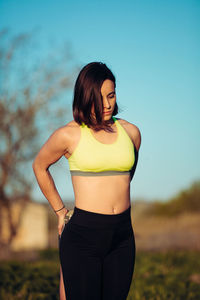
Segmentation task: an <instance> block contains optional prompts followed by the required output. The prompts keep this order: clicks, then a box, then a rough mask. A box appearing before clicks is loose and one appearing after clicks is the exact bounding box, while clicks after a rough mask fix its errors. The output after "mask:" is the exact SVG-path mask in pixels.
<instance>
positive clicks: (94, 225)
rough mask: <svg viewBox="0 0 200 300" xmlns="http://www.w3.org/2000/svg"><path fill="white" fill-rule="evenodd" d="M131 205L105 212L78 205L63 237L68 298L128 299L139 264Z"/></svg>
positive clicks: (74, 299) (63, 263)
mask: <svg viewBox="0 0 200 300" xmlns="http://www.w3.org/2000/svg"><path fill="white" fill-rule="evenodd" d="M130 211H131V206H130V207H129V208H128V209H126V210H125V211H124V212H122V213H119V214H112V215H109V214H101V213H94V212H90V211H86V210H83V209H80V208H77V207H76V206H75V208H74V213H73V215H72V217H71V219H70V220H69V222H68V223H67V224H66V225H65V227H64V230H63V232H62V234H61V238H60V246H59V254H60V261H61V267H62V272H63V279H64V285H65V293H66V299H67V300H125V299H126V298H127V295H128V292H129V289H130V285H131V281H132V275H133V271H134V264H135V238H134V232H133V228H132V224H131V215H130Z"/></svg>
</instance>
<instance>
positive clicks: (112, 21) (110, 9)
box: [0, 0, 200, 200]
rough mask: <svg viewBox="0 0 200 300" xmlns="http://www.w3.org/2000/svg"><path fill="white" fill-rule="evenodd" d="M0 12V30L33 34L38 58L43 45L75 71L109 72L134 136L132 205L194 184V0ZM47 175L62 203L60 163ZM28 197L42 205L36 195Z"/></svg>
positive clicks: (3, 5)
mask: <svg viewBox="0 0 200 300" xmlns="http://www.w3.org/2000/svg"><path fill="white" fill-rule="evenodd" d="M0 11H1V20H0V26H1V28H5V27H8V28H10V29H11V30H12V33H20V32H30V31H34V29H37V30H38V37H37V38H38V39H39V40H40V41H41V43H42V44H43V45H44V47H43V48H42V50H41V51H47V52H48V50H50V49H49V47H50V41H55V43H58V44H60V45H62V43H65V42H69V43H70V44H71V47H72V52H73V59H74V60H75V61H76V62H77V64H78V65H80V66H83V65H85V64H87V63H88V62H91V61H103V62H105V63H106V64H107V65H108V66H109V67H110V68H111V70H112V71H113V73H114V74H115V76H116V79H117V90H116V91H117V97H118V103H119V106H120V107H121V109H122V112H121V113H120V114H119V115H118V117H121V118H125V119H126V120H128V121H129V122H131V123H134V124H135V125H137V126H138V127H139V129H140V131H141V135H142V144H141V149H140V153H139V155H140V157H139V162H138V166H137V170H136V173H135V177H134V179H133V181H132V183H131V195H132V198H133V199H136V198H139V197H140V198H146V199H148V200H151V199H154V198H156V199H162V200H165V199H167V198H169V197H171V196H173V195H174V194H175V193H176V192H178V191H179V190H180V189H183V188H186V187H188V186H189V185H190V184H191V183H192V182H193V181H194V180H197V179H199V178H200V159H199V155H200V118H199V116H200V89H199V82H200V57H199V56H200V38H199V36H200V35H199V33H200V32H199V29H200V18H199V15H200V2H199V1H198V0H197V1H193V0H190V1H189V0H188V1H185V0H180V1H177V0H168V1H155V0H143V1H134V0H132V1H131V0H130V1H126V0H125V1H105V0H103V1H94V0H93V1H77V0H75V1H64V0H60V1H47V0H43V1H38V0H35V1H33V0H29V1H25V0H24V1H22V0H18V1H14V0H1V1H0ZM69 98H70V99H71V98H72V92H71V95H69ZM69 108H70V107H69ZM70 109H71V108H70ZM69 119H70V118H69ZM66 167H67V169H66ZM52 173H53V176H54V178H55V182H56V185H57V187H58V190H59V192H60V194H61V196H62V197H63V199H69V198H72V197H73V191H72V186H71V183H70V175H69V171H68V165H67V163H66V162H65V160H64V159H62V160H61V161H60V162H59V163H58V164H57V166H55V167H54V168H52ZM34 196H35V197H36V198H38V199H39V198H41V199H42V195H41V192H40V191H39V188H38V187H35V189H34Z"/></svg>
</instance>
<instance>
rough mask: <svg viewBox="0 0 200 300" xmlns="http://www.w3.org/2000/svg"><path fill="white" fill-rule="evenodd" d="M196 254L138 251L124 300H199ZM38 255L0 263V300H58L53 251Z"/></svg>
mask: <svg viewBox="0 0 200 300" xmlns="http://www.w3.org/2000/svg"><path fill="white" fill-rule="evenodd" d="M199 254H200V252H196V251H177V252H175V251H173V252H172V251H168V252H163V253H159V252H143V251H140V252H138V253H137V257H136V265H135V272H134V276H133V281H132V285H131V288H130V291H129V295H128V298H127V300H161V299H162V300H167V299H170V300H188V299H190V300H194V299H195V300H197V299H199V295H200V260H199ZM38 255H39V258H38V259H37V260H36V261H31V262H30V261H29V262H28V261H27V262H19V261H9V262H5V261H4V262H1V263H0V287H1V288H0V299H1V300H14V299H20V300H40V299H41V300H42V299H43V300H44V299H45V300H51V299H52V300H54V299H55V300H56V299H59V297H58V284H59V264H58V253H57V250H48V251H42V252H40V253H39V254H38ZM94 300H95V299H94Z"/></svg>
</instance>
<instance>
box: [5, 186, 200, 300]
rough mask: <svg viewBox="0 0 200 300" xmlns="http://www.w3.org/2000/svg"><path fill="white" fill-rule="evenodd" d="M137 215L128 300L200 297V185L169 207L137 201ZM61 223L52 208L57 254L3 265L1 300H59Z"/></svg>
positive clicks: (19, 256) (27, 255) (17, 256)
mask: <svg viewBox="0 0 200 300" xmlns="http://www.w3.org/2000/svg"><path fill="white" fill-rule="evenodd" d="M72 208H73V207H70V209H72ZM131 217H132V225H133V229H134V233H135V240H136V263H135V272H134V275H133V281H132V284H131V288H130V292H129V295H128V298H127V300H198V299H200V238H199V237H200V183H199V182H198V183H195V184H193V185H192V186H191V187H190V188H189V189H187V190H185V191H182V192H181V193H179V194H178V195H177V196H175V197H174V198H173V199H171V200H170V201H168V202H166V203H160V202H144V201H138V202H137V201H135V202H133V203H132V204H131ZM56 225H57V224H56V218H55V216H54V215H53V214H52V212H50V210H49V241H50V242H49V244H50V246H51V248H53V249H54V250H52V249H49V250H45V251H40V252H36V251H33V252H24V253H23V252H21V253H20V252H18V253H14V256H13V257H12V258H10V259H9V260H7V261H5V260H4V261H0V300H14V299H20V300H25V299H26V300H27V299H28V300H40V299H45V300H47V299H49V300H51V299H52V300H54V299H55V300H56V299H59V297H58V295H59V292H58V288H59V260H58V250H57V249H56V248H57V246H58V236H57V229H56V227H57V226H56ZM94 300H95V299H94Z"/></svg>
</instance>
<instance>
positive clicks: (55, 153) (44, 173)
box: [33, 126, 69, 234]
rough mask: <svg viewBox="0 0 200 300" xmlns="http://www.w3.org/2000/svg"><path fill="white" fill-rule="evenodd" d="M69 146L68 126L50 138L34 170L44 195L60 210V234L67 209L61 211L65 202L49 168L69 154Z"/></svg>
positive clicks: (37, 159)
mask: <svg viewBox="0 0 200 300" xmlns="http://www.w3.org/2000/svg"><path fill="white" fill-rule="evenodd" d="M68 146H69V133H68V130H67V126H64V127H61V128H59V129H57V130H56V131H55V132H54V133H53V134H52V135H51V136H50V137H49V139H48V140H47V141H46V143H45V144H44V145H43V146H42V148H41V149H40V151H39V152H38V154H37V156H36V158H35V159H34V161H33V170H34V173H35V176H36V179H37V182H38V184H39V186H40V189H41V191H42V193H43V194H44V196H45V197H46V199H47V200H48V201H49V203H50V205H51V207H52V208H53V210H54V211H56V210H59V211H58V212H57V213H56V214H57V216H58V232H59V234H61V232H62V228H63V225H64V217H65V215H66V213H67V209H66V208H63V209H61V208H62V207H63V202H62V199H61V197H60V195H59V193H58V191H57V189H56V186H55V183H54V181H53V178H52V176H51V174H50V172H49V167H50V166H51V165H52V164H54V163H55V162H56V161H58V160H59V159H60V158H61V157H62V156H63V155H64V154H65V153H67V152H68ZM60 209H61V210H60Z"/></svg>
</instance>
